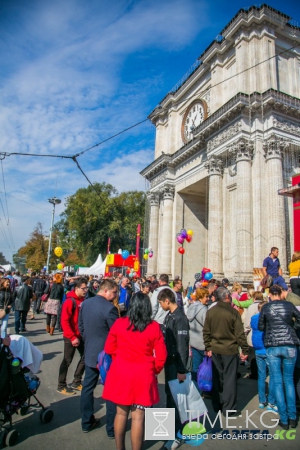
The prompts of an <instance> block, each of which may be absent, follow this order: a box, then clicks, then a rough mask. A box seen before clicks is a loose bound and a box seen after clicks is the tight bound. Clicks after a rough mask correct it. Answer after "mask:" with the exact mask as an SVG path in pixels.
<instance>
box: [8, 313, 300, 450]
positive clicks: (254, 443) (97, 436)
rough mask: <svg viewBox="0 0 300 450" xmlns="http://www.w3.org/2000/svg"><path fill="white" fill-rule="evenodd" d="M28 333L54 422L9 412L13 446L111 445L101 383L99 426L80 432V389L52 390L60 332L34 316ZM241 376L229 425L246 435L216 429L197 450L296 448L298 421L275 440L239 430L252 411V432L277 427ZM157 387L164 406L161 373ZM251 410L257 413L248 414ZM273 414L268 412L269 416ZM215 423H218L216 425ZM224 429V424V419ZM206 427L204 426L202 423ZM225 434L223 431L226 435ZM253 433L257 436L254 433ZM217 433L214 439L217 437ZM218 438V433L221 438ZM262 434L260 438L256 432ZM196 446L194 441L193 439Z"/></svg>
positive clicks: (45, 449) (25, 449)
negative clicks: (235, 412) (48, 330)
mask: <svg viewBox="0 0 300 450" xmlns="http://www.w3.org/2000/svg"><path fill="white" fill-rule="evenodd" d="M8 326H9V329H10V333H11V334H13V331H14V326H13V316H12V315H11V317H10V321H9V325H8ZM27 330H28V331H27V332H26V333H24V335H25V336H26V337H27V338H28V339H29V340H30V341H31V342H32V343H33V344H34V345H36V346H37V347H38V348H39V349H40V350H41V351H42V352H43V355H44V361H43V363H42V365H41V371H40V373H39V374H38V376H39V378H40V380H41V385H40V387H39V389H38V392H37V396H38V398H39V400H40V401H41V402H42V403H43V404H44V405H45V406H50V407H51V408H52V410H53V411H54V417H53V420H52V421H51V422H50V423H48V424H44V423H42V422H41V421H40V413H39V411H38V410H35V411H33V410H32V411H30V412H28V414H27V415H26V416H19V415H14V416H13V426H14V428H15V429H16V430H17V431H18V433H19V437H18V441H17V443H16V445H15V446H14V449H16V450H36V449H41V450H62V449H63V450H79V449H80V450H81V449H83V450H85V449H88V450H99V448H101V449H105V450H106V449H107V450H113V449H115V441H114V440H109V439H107V437H106V431H105V414H106V411H105V402H104V401H103V400H102V398H101V393H102V386H101V385H98V386H97V388H96V390H95V416H96V417H100V418H101V426H100V427H99V428H97V429H95V430H93V431H91V432H90V433H83V432H82V431H81V420H80V393H76V395H74V396H71V397H67V396H64V395H62V394H59V393H58V392H57V391H56V388H57V378H58V369H59V365H60V363H61V360H62V357H63V353H62V352H63V341H62V334H61V333H59V332H58V331H55V334H54V335H53V336H50V335H49V334H47V333H46V331H45V315H44V314H40V315H37V316H36V318H35V320H28V322H27ZM77 362H78V356H77V355H76V356H75V358H74V361H73V363H72V365H71V366H70V368H69V373H68V380H67V381H68V383H71V382H72V380H73V378H72V376H73V374H74V370H75V367H76V364H77ZM240 372H241V373H242V376H241V378H240V379H239V380H238V408H239V409H240V410H241V411H242V417H241V418H236V419H234V421H233V423H232V425H233V427H234V428H233V429H236V430H238V432H239V434H240V437H241V435H242V434H244V436H247V437H248V439H241V438H238V437H237V435H236V438H233V439H232V437H233V435H234V432H233V429H232V428H231V429H229V428H228V434H229V435H230V437H229V438H228V436H227V437H226V436H225V437H224V438H222V439H220V433H217V435H218V436H215V434H216V433H214V432H211V433H209V434H208V435H207V437H208V438H207V439H206V440H205V441H204V442H202V444H201V448H203V450H204V449H207V450H209V449H212V448H214V449H215V448H216V447H215V446H216V445H217V447H218V449H220V450H222V449H223V448H224V449H226V450H227V449H228V450H229V448H230V450H232V449H234V448H236V449H237V450H238V449H239V448H240V447H241V445H242V447H243V449H249V450H250V449H251V450H253V449H255V450H256V449H257V450H261V449H264V450H265V449H266V447H267V448H272V449H278V448H279V447H280V448H281V447H282V448H283V449H284V450H292V449H299V444H300V426H299V425H298V427H297V429H296V432H295V433H294V432H293V433H290V434H289V435H286V433H285V432H283V433H281V434H280V435H279V436H278V437H279V440H274V439H272V440H266V439H265V438H264V439H250V434H249V433H248V432H244V431H243V432H242V430H253V429H255V427H254V426H253V424H251V422H249V423H248V426H247V423H246V419H247V415H248V416H249V415H250V414H251V417H250V419H251V420H252V423H254V424H255V426H256V427H257V429H256V432H258V431H257V430H260V431H261V433H259V434H262V431H263V430H266V429H267V430H268V432H269V434H270V435H271V434H272V435H274V434H275V433H276V430H280V431H281V429H280V428H279V427H275V428H273V429H271V428H270V427H268V426H267V427H266V426H263V425H262V424H261V423H260V419H261V414H262V412H263V411H262V410H259V409H258V399H257V395H256V394H257V382H256V381H254V380H251V379H247V378H244V376H245V375H246V374H247V369H246V368H245V366H240ZM159 389H160V397H161V402H160V404H159V405H156V407H157V406H158V407H164V403H165V394H164V376H163V373H162V374H160V376H159ZM205 403H206V406H207V408H208V413H209V417H210V418H211V419H213V417H214V413H213V412H212V407H211V401H210V400H205ZM253 411H256V412H254V414H252V413H253ZM271 418H273V416H272V417H271ZM263 421H264V423H267V424H268V425H269V424H270V425H271V421H270V417H268V415H267V416H266V417H265V419H264V420H263ZM216 425H218V424H216ZM219 425H220V424H219ZM222 425H223V430H224V429H227V428H225V424H224V423H223V424H222ZM206 428H207V429H208V430H209V427H206ZM129 430H130V420H129V421H128V427H127V433H126V446H127V448H128V449H130V448H131V445H130V431H129ZM225 434H227V433H225ZM257 436H258V435H256V437H257ZM218 437H219V439H218ZM221 437H222V436H221ZM258 437H261V436H258ZM163 444H164V441H145V442H144V447H143V448H144V449H151V450H158V449H161V448H162V447H163ZM198 446H200V445H199V442H198ZM180 448H182V449H183V450H187V449H191V448H192V446H191V445H188V444H183V445H182V446H181V447H180Z"/></svg>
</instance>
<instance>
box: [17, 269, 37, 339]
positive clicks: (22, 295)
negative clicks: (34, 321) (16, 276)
mask: <svg viewBox="0 0 300 450" xmlns="http://www.w3.org/2000/svg"><path fill="white" fill-rule="evenodd" d="M22 282H23V285H22V287H21V288H20V289H19V291H18V292H17V291H15V292H14V308H15V334H20V331H21V332H24V331H27V330H26V328H25V325H26V319H27V313H28V311H29V309H30V302H31V300H32V298H33V292H32V287H31V286H30V283H31V279H30V277H24V278H23V279H22ZM20 324H21V330H20Z"/></svg>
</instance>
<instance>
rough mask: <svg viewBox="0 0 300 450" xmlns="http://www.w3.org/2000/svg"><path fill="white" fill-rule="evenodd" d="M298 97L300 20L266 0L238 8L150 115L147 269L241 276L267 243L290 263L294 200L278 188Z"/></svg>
mask: <svg viewBox="0 0 300 450" xmlns="http://www.w3.org/2000/svg"><path fill="white" fill-rule="evenodd" d="M299 97H300V28H298V27H297V26H296V25H294V23H293V21H292V20H291V18H290V17H288V16H287V15H285V14H284V13H281V12H279V11H276V10H274V9H273V8H271V7H269V6H267V5H263V6H261V7H256V6H253V7H250V8H248V9H241V10H240V11H238V13H237V14H236V16H235V17H233V19H232V20H231V21H230V22H229V23H228V24H227V25H226V27H225V28H224V29H223V30H222V31H221V33H220V35H218V37H217V38H216V39H215V40H214V41H213V42H212V43H211V45H210V46H209V47H208V48H207V49H206V50H204V51H203V53H202V54H201V56H200V57H199V60H198V62H197V64H196V65H195V67H194V69H193V71H191V73H189V74H188V76H187V77H186V78H185V79H184V80H183V81H182V82H181V83H180V84H178V86H176V88H175V89H174V90H172V91H171V92H169V93H168V94H167V95H166V96H165V97H164V98H163V100H162V101H161V102H160V104H159V105H158V106H157V107H156V108H155V109H154V111H152V113H151V114H150V116H149V118H150V120H151V121H152V123H153V124H154V125H155V127H156V141H155V159H154V161H153V162H152V163H151V164H150V165H149V166H148V167H146V168H145V169H144V170H143V171H142V172H141V174H142V175H143V176H144V177H145V178H146V179H147V180H148V181H149V184H150V188H149V202H150V210H149V211H150V212H149V236H148V246H150V247H152V249H153V257H152V258H151V259H149V260H148V273H158V274H159V273H168V274H170V275H171V276H175V275H182V276H183V279H184V281H185V282H187V281H192V280H193V274H194V273H195V272H197V271H199V270H201V269H202V267H205V266H206V267H209V268H210V269H211V270H212V271H213V273H214V275H215V276H216V277H221V276H226V277H230V278H231V279H234V278H236V279H239V280H241V281H243V280H245V281H246V280H249V279H251V278H252V276H251V274H252V270H253V267H261V265H262V261H263V258H264V257H265V256H267V254H268V253H269V249H270V247H272V246H276V247H278V248H279V249H280V260H281V264H282V267H283V268H284V269H286V268H287V263H288V262H289V258H290V256H291V251H292V249H293V229H292V222H293V221H292V204H291V200H290V199H289V198H286V197H282V196H279V195H278V190H279V189H282V188H284V187H288V186H289V185H290V183H291V177H292V176H293V175H295V174H297V173H299V172H300V168H299V159H300V100H299ZM183 227H184V228H187V229H192V230H193V232H194V235H193V241H192V242H191V243H189V244H188V243H185V244H184V249H185V253H184V255H183V256H181V255H180V254H179V253H178V247H179V246H180V245H179V244H178V243H177V241H176V233H177V232H179V231H180V229H181V228H183Z"/></svg>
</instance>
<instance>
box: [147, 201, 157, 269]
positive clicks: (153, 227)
mask: <svg viewBox="0 0 300 450" xmlns="http://www.w3.org/2000/svg"><path fill="white" fill-rule="evenodd" d="M149 200H150V223H149V247H152V250H153V257H152V258H149V259H148V266H147V275H156V274H157V251H158V217H159V192H151V193H150V195H149Z"/></svg>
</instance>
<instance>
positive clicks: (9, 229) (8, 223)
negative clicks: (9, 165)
mask: <svg viewBox="0 0 300 450" xmlns="http://www.w3.org/2000/svg"><path fill="white" fill-rule="evenodd" d="M1 171H2V180H3V188H4V198H5V204H6V211H7V229H8V235H9V237H10V239H11V242H12V244H13V247H15V243H14V239H13V235H12V230H11V226H10V221H9V211H8V204H7V196H6V186H5V177H4V170H3V164H2V159H1Z"/></svg>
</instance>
